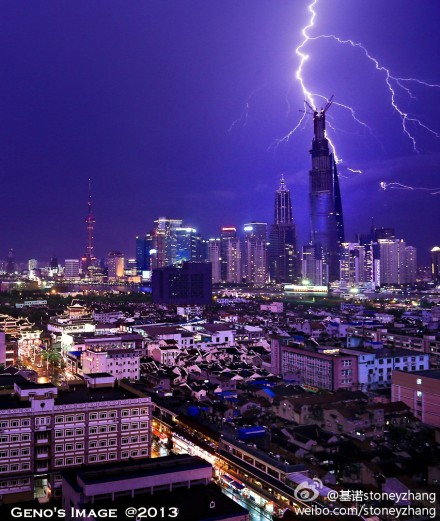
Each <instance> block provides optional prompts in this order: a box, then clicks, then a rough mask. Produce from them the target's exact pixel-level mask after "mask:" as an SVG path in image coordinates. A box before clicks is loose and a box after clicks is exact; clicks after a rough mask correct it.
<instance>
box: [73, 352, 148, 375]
mask: <svg viewBox="0 0 440 521" xmlns="http://www.w3.org/2000/svg"><path fill="white" fill-rule="evenodd" d="M81 361H82V371H83V374H84V375H86V374H88V373H109V374H111V375H112V376H114V377H115V378H117V379H118V380H121V379H122V378H128V379H129V380H139V377H140V362H139V361H140V356H139V354H137V353H136V351H135V350H134V349H129V348H128V349H127V348H120V349H102V348H99V347H90V348H88V349H87V350H86V351H84V352H83V353H82V354H81Z"/></svg>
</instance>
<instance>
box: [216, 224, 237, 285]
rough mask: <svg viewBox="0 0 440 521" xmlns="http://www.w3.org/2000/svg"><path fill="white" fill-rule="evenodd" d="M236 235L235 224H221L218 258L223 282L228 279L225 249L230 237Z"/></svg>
mask: <svg viewBox="0 0 440 521" xmlns="http://www.w3.org/2000/svg"><path fill="white" fill-rule="evenodd" d="M236 237H237V228H236V227H235V226H222V228H221V230H220V245H221V250H220V254H221V255H220V258H221V280H222V281H223V282H230V281H228V260H227V250H228V244H229V239H230V238H236ZM240 271H241V269H240Z"/></svg>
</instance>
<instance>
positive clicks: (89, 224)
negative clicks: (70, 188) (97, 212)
mask: <svg viewBox="0 0 440 521" xmlns="http://www.w3.org/2000/svg"><path fill="white" fill-rule="evenodd" d="M87 206H88V214H87V217H86V220H85V223H86V228H87V247H86V253H85V255H84V256H83V258H82V259H81V268H82V271H83V273H85V272H86V271H87V268H88V267H89V266H94V265H95V264H96V257H95V256H94V254H93V230H94V228H95V223H96V219H95V218H94V217H93V213H92V185H91V181H90V179H89V199H88V202H87Z"/></svg>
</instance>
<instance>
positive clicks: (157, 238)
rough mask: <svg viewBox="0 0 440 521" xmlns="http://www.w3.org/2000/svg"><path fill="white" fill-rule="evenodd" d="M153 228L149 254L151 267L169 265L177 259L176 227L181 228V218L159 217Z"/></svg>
mask: <svg viewBox="0 0 440 521" xmlns="http://www.w3.org/2000/svg"><path fill="white" fill-rule="evenodd" d="M154 223H155V224H156V227H155V229H154V230H153V233H152V236H153V247H152V250H155V251H153V253H152V255H151V261H152V268H153V269H154V268H162V267H164V266H171V265H172V264H175V263H176V260H177V237H176V229H177V228H181V226H182V220H181V219H168V218H167V217H159V219H157V220H156V221H154Z"/></svg>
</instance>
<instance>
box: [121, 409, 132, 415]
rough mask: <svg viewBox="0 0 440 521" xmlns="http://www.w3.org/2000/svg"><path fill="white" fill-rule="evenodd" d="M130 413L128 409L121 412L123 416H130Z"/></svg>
mask: <svg viewBox="0 0 440 521" xmlns="http://www.w3.org/2000/svg"><path fill="white" fill-rule="evenodd" d="M129 414H130V411H129V410H128V409H123V410H122V412H121V416H129Z"/></svg>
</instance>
